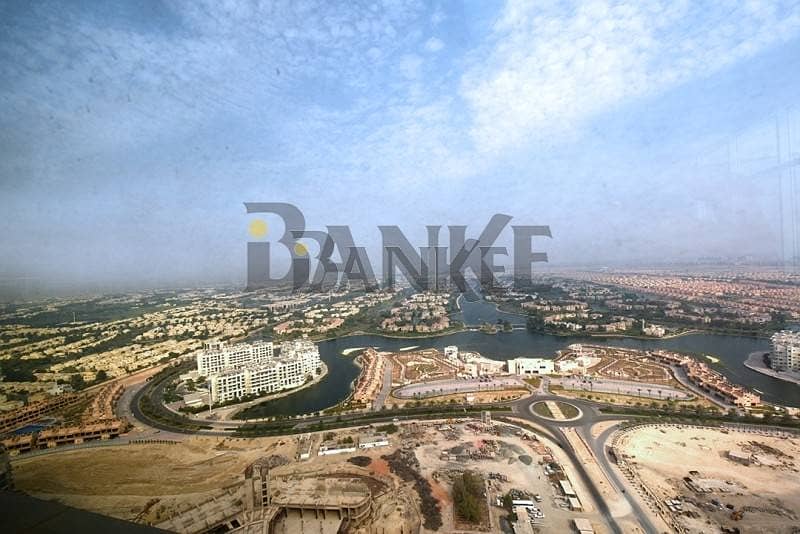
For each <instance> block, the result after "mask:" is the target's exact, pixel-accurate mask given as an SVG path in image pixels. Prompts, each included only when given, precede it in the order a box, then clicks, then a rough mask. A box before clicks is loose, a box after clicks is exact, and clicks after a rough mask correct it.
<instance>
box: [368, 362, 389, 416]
mask: <svg viewBox="0 0 800 534" xmlns="http://www.w3.org/2000/svg"><path fill="white" fill-rule="evenodd" d="M386 362H387V365H386V368H385V369H384V370H383V383H382V384H381V390H380V392H378V396H377V397H376V398H375V401H374V402H373V403H372V408H373V409H374V410H375V411H378V410H380V409H381V408H383V405H384V403H385V402H386V398H387V397H388V396H389V393H390V392H391V391H392V369H394V364H393V363H392V361H391V360H390V359H387V360H386Z"/></svg>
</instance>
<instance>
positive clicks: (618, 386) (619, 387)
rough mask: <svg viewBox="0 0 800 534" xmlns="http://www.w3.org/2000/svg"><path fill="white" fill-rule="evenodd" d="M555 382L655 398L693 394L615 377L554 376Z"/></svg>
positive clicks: (580, 387) (593, 389) (682, 398)
mask: <svg viewBox="0 0 800 534" xmlns="http://www.w3.org/2000/svg"><path fill="white" fill-rule="evenodd" d="M552 383H553V384H560V385H562V386H564V387H565V388H567V389H573V390H581V391H589V392H597V393H616V394H618V395H631V396H634V397H643V398H648V399H654V400H667V399H677V400H688V399H690V398H691V395H689V394H688V393H686V392H685V391H681V390H679V389H675V388H673V387H670V386H665V385H662V384H648V383H645V382H633V381H631V380H617V379H613V378H594V377H593V378H591V379H586V378H554V379H552Z"/></svg>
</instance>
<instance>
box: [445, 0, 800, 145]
mask: <svg viewBox="0 0 800 534" xmlns="http://www.w3.org/2000/svg"><path fill="white" fill-rule="evenodd" d="M798 30H800V12H798V10H796V9H793V8H792V7H788V8H787V7H781V6H780V5H778V4H776V3H772V2H748V3H743V4H741V5H739V6H737V7H734V8H733V9H731V8H730V7H726V6H721V5H718V4H717V3H713V2H712V3H703V4H699V3H698V4H694V3H691V2H685V1H684V2H672V1H670V2H655V1H648V2H635V3H633V2H632V3H626V2H605V1H591V2H577V3H540V2H535V3H534V2H525V1H519V0H510V1H509V2H507V4H506V5H505V7H504V9H503V11H502V13H501V14H500V16H499V17H498V19H497V22H496V23H495V26H494V28H493V31H492V36H491V38H490V41H491V42H492V43H493V44H492V45H491V46H489V47H486V48H484V50H483V53H479V54H477V55H476V57H475V60H474V64H473V65H472V67H471V68H469V69H468V71H467V72H466V73H465V75H464V76H463V79H462V83H461V89H460V93H461V95H462V96H463V98H464V99H465V101H466V102H467V103H468V105H469V108H470V110H471V113H472V118H473V123H472V128H471V137H472V139H473V140H474V143H475V146H476V148H477V149H478V150H480V151H482V152H486V153H491V152H500V151H502V150H504V149H506V148H509V147H512V146H519V145H521V144H525V143H526V142H529V141H530V140H531V139H537V138H542V137H547V136H553V135H569V134H571V133H574V132H575V130H576V129H577V128H579V127H580V125H581V124H582V123H583V122H584V121H586V120H587V119H589V118H591V117H592V116H595V115H597V114H599V113H602V112H605V111H608V110H610V109H612V108H613V107H614V106H617V105H619V104H621V103H624V102H626V101H629V100H631V99H635V98H641V97H645V96H650V95H654V94H658V93H660V92H663V91H665V90H667V89H669V88H671V87H674V86H676V85H678V84H681V83H684V82H686V81H688V80H691V79H694V78H698V77H705V76H708V75H709V74H711V73H713V72H715V71H718V70H720V69H723V68H725V67H727V66H729V65H731V64H733V63H735V62H737V61H739V60H742V59H744V58H749V57H752V56H753V55H755V54H757V53H758V52H760V51H762V50H764V49H765V48H767V47H769V46H771V45H773V44H776V43H780V42H783V41H786V40H787V39H788V38H790V37H793V36H795V35H797V33H798Z"/></svg>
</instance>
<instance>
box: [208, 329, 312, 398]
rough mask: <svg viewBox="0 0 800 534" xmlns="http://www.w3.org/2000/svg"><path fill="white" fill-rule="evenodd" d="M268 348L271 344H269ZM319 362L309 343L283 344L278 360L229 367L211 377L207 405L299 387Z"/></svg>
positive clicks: (270, 358)
mask: <svg viewBox="0 0 800 534" xmlns="http://www.w3.org/2000/svg"><path fill="white" fill-rule="evenodd" d="M270 345H271V344H270ZM321 365H322V360H321V359H320V357H319V350H318V349H317V346H316V345H315V344H314V343H312V342H310V341H287V342H284V343H282V344H281V347H280V353H279V354H278V356H272V355H270V357H269V358H268V359H265V360H262V361H256V362H252V363H248V364H245V365H242V366H239V367H230V368H227V369H224V370H222V371H220V372H218V373H213V374H211V375H210V376H209V378H208V380H209V383H210V385H211V402H214V403H217V402H226V401H231V400H234V399H238V398H242V397H244V396H247V395H253V394H259V393H277V392H279V391H283V390H286V389H292V388H296V387H299V386H302V385H303V384H304V383H305V381H306V377H308V376H315V375H316V374H318V373H317V371H318V370H319V368H320V366H321Z"/></svg>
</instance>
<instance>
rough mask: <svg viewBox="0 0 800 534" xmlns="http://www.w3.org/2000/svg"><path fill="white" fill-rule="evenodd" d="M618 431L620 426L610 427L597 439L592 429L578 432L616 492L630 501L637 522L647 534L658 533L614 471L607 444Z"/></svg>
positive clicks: (582, 429)
mask: <svg viewBox="0 0 800 534" xmlns="http://www.w3.org/2000/svg"><path fill="white" fill-rule="evenodd" d="M617 429H618V425H614V426H612V427H609V428H607V429H606V430H604V431H603V432H602V433H601V434H600V435H599V436H597V438H596V439H593V438H592V437H591V428H586V427H581V428H579V429H578V432H580V433H581V436H583V439H584V440H586V443H588V444H589V447H590V448H591V449H592V453H593V454H594V457H595V458H596V459H597V463H598V464H599V465H600V468H601V469H602V470H603V471H605V473H606V476H607V478H608V480H609V482H611V485H612V486H613V487H614V490H615V491H616V492H617V493H620V494H622V495H624V496H625V500H626V501H628V504H629V505H630V507H631V511H632V512H633V515H634V516H635V517H636V519H637V521H639V524H640V525H642V527H643V528H644V529H645V530H646V531H647V532H658V529H657V528H656V526H655V525H654V524H653V522H652V521H651V520H650V513H649V512H648V511H647V510H644V509H643V508H642V507H641V506H640V505H639V500H638V499H636V498H635V497H634V496H633V495H632V494H631V492H630V491H626V485H625V482H624V481H623V480H622V479H621V478H620V477H619V476H618V475H617V472H616V471H615V470H614V466H612V465H611V459H610V458H609V456H608V448H607V446H606V444H607V443H608V438H609V437H611V434H613V433H614V432H615V431H616V430H617Z"/></svg>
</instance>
